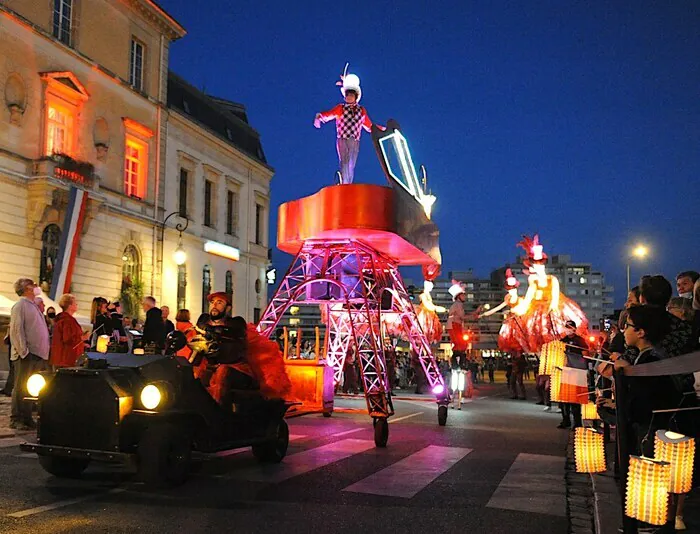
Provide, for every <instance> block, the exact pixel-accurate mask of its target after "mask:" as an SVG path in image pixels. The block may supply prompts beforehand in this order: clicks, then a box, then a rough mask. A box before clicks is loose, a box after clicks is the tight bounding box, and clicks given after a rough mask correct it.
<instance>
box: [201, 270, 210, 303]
mask: <svg viewBox="0 0 700 534" xmlns="http://www.w3.org/2000/svg"><path fill="white" fill-rule="evenodd" d="M209 293H211V268H210V267H209V266H208V265H205V266H204V269H202V313H208V312H209V301H208V300H207V297H208V296H209Z"/></svg>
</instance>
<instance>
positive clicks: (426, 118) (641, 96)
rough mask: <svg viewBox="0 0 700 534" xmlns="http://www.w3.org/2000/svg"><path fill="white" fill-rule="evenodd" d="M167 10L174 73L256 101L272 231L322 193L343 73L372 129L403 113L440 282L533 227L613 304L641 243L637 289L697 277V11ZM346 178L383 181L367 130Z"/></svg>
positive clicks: (491, 260)
mask: <svg viewBox="0 0 700 534" xmlns="http://www.w3.org/2000/svg"><path fill="white" fill-rule="evenodd" d="M160 3H161V5H162V6H163V7H164V8H165V9H166V10H167V11H168V12H169V13H171V14H172V15H173V16H174V17H175V18H176V19H177V20H178V21H179V22H180V23H181V24H183V25H184V27H185V28H186V29H187V31H188V35H187V36H186V37H185V38H184V39H182V40H180V41H178V42H176V43H175V44H174V45H173V47H172V48H171V55H170V66H171V69H173V70H174V71H175V72H177V73H178V74H180V75H182V76H184V77H185V78H187V79H188V80H189V81H190V82H191V83H193V84H194V85H196V86H197V87H199V88H200V89H204V90H205V91H206V92H207V93H209V94H212V95H215V96H220V97H223V98H228V99H230V100H234V101H237V102H242V103H244V104H245V105H246V106H247V108H248V113H249V118H250V121H251V123H252V125H253V126H254V127H255V128H256V129H257V130H258V131H259V132H260V134H261V136H262V141H263V147H264V149H265V152H266V155H267V158H268V161H269V163H270V165H272V166H273V167H274V168H275V171H276V174H275V177H274V179H273V182H272V199H273V205H274V208H273V209H274V212H273V218H272V222H271V224H272V225H273V228H276V210H277V206H279V204H280V203H281V202H285V201H287V200H291V199H293V198H298V197H299V196H302V195H307V194H311V193H313V192H315V191H316V190H318V189H319V188H320V187H322V186H324V185H327V184H330V183H331V182H332V181H333V173H334V171H335V170H336V168H337V158H336V154H335V146H334V142H335V127H334V125H333V124H332V123H329V124H326V125H325V126H324V127H323V128H322V129H321V130H316V129H315V128H314V127H313V125H312V122H313V117H314V114H315V113H316V112H317V111H320V110H325V109H329V108H331V107H332V106H333V105H335V104H336V103H338V102H339V101H340V93H339V91H338V88H337V87H335V82H336V81H337V80H338V75H339V74H340V73H341V71H342V68H343V66H344V64H345V62H346V61H349V62H350V71H351V72H354V73H356V74H358V75H359V76H360V79H361V82H362V90H363V97H362V104H363V105H365V106H366V108H367V110H368V112H369V115H370V117H371V118H372V119H373V120H374V121H375V122H379V123H380V124H384V123H385V122H386V120H387V119H388V118H395V119H396V120H398V121H399V123H400V124H401V127H402V129H403V132H404V134H405V135H406V137H407V138H408V140H409V144H410V146H411V150H412V153H413V157H414V160H415V161H416V164H419V163H424V164H425V165H426V166H427V168H428V178H429V180H428V181H429V185H430V187H431V189H432V191H433V193H434V194H435V195H436V196H437V197H438V200H437V203H436V205H435V207H434V220H435V221H436V222H437V224H438V225H439V227H440V230H441V247H442V253H443V261H444V267H443V271H445V272H446V271H449V270H457V269H459V270H462V269H466V268H469V267H472V268H473V269H474V270H475V271H476V273H477V274H479V275H482V276H484V277H486V276H488V274H489V273H490V271H491V270H492V269H494V268H497V267H500V266H502V265H503V264H504V263H506V262H508V261H512V260H513V259H514V257H515V255H516V254H517V253H518V250H517V249H516V247H515V244H516V242H517V241H518V240H519V238H520V235H521V234H522V233H529V232H539V233H540V237H541V241H542V242H543V244H544V245H545V252H547V253H548V254H550V255H551V254H557V253H561V254H571V255H572V257H573V258H574V260H578V261H588V262H592V263H593V264H594V267H595V268H597V269H600V270H602V271H603V273H604V274H605V275H606V277H607V280H608V283H612V284H614V285H615V287H616V293H615V296H616V305H618V306H619V305H620V304H621V303H622V300H623V298H624V296H623V295H624V287H625V285H626V281H625V264H626V258H627V256H628V250H629V249H631V246H632V245H633V244H634V243H636V242H637V241H642V242H645V243H646V244H648V245H649V246H650V248H651V257H650V258H649V259H647V260H646V261H645V262H644V265H641V264H639V263H638V264H635V265H634V266H633V269H632V273H633V279H636V278H638V277H639V276H640V275H641V274H644V273H645V272H659V273H662V274H664V275H665V276H667V277H668V278H675V274H676V273H677V272H679V271H681V270H686V269H695V270H698V269H700V244H699V241H700V239H699V237H698V235H699V234H700V210H698V209H697V205H698V189H700V182H699V180H698V176H700V99H699V98H698V90H699V89H700V65H699V58H700V52H699V51H700V31H699V28H700V2H697V1H695V0H692V1H687V2H684V1H680V0H676V1H668V2H653V3H652V2H643V1H640V0H634V1H628V2H623V1H616V2H567V1H565V0H552V1H549V2H545V1H522V2H499V1H493V2H462V1H454V2H418V1H412V0H404V1H401V2H398V1H395V2H384V1H372V2H347V1H346V2H335V3H334V2H327V1H324V2H320V1H319V2H309V1H304V2H298V3H296V2H277V1H274V2H270V1H267V2H266V1H259V0H258V1H249V0H236V1H228V0H198V1H196V2H193V1H192V0H161V2H160ZM610 4H614V5H610ZM355 181H356V182H371V183H385V178H384V176H383V174H382V172H381V169H380V167H379V163H378V161H377V158H376V155H375V152H374V149H373V147H372V143H371V139H370V138H369V136H368V135H367V134H363V142H362V146H361V151H360V159H359V162H358V168H357V172H356V177H355ZM274 233H275V232H274V231H273V232H272V234H273V239H274ZM290 260H291V257H290V256H287V255H285V254H283V253H280V252H279V251H276V252H275V255H274V261H275V266H276V267H277V268H278V272H279V271H280V270H281V271H282V272H284V271H285V270H286V268H287V266H288V263H289V261H290ZM674 286H675V282H674Z"/></svg>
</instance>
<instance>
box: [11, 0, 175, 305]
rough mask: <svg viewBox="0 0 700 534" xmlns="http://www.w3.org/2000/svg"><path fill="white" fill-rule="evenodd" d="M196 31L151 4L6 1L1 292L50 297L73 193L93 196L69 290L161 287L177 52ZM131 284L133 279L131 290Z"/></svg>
mask: <svg viewBox="0 0 700 534" xmlns="http://www.w3.org/2000/svg"><path fill="white" fill-rule="evenodd" d="M184 34H185V31H184V29H183V28H182V27H181V26H180V25H179V24H178V23H177V22H176V21H175V20H174V19H173V18H172V17H170V16H169V15H168V14H167V13H165V12H164V11H163V10H162V9H161V8H160V7H158V6H157V5H156V4H155V3H154V2H152V1H150V0H138V1H137V0H130V1H126V2H116V1H108V0H91V1H89V2H88V1H85V0H53V1H43V2H26V1H22V0H2V1H0V50H2V54H0V87H2V89H3V91H2V92H1V93H0V95H2V97H4V98H3V101H2V102H0V103H1V104H2V105H1V106H0V196H1V197H2V199H3V209H2V210H0V247H2V249H3V255H2V260H0V294H2V295H5V296H10V297H11V298H14V299H16V296H15V295H14V292H13V289H12V284H13V282H14V281H15V280H16V279H17V278H19V277H21V276H28V277H31V278H34V279H35V280H38V281H39V282H40V283H41V286H42V288H43V289H44V291H45V293H47V294H49V292H50V290H51V284H52V279H53V274H54V272H53V271H54V268H55V267H56V265H57V261H58V254H59V247H60V246H61V243H62V237H63V234H64V232H66V231H67V229H66V228H64V222H65V220H66V210H67V209H68V206H69V201H68V199H69V193H70V191H71V188H77V189H80V190H81V191H86V192H87V193H88V195H87V203H86V204H85V207H84V212H83V213H82V216H83V224H82V230H81V231H80V232H78V235H77V236H75V238H74V242H75V243H76V246H75V249H76V250H75V257H74V260H73V263H72V265H73V268H72V283H70V284H69V287H68V288H69V289H70V291H71V292H73V293H74V294H75V295H76V296H77V297H78V301H79V306H80V308H81V311H82V313H83V314H86V313H87V312H88V310H89V307H90V303H91V300H92V298H93V297H95V296H97V295H102V296H105V297H106V298H110V299H114V298H120V296H121V294H122V293H123V290H124V289H125V288H126V289H129V287H131V288H132V289H133V286H135V285H139V284H140V285H142V292H144V293H147V294H148V293H153V294H157V293H158V290H159V273H158V270H157V268H158V263H157V257H156V254H155V253H154V252H155V250H156V248H157V247H156V242H157V240H158V233H157V230H156V229H157V221H158V220H159V219H160V216H161V214H162V197H163V151H164V146H165V145H164V138H163V133H164V131H165V114H164V113H163V110H164V109H165V97H166V88H167V83H166V82H167V79H166V76H167V63H168V53H169V47H170V44H171V42H172V41H173V40H175V39H178V38H180V37H182V36H184ZM130 285H131V286H130Z"/></svg>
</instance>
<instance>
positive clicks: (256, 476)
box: [226, 439, 375, 482]
mask: <svg viewBox="0 0 700 534" xmlns="http://www.w3.org/2000/svg"><path fill="white" fill-rule="evenodd" d="M374 446H375V445H374V441H369V440H361V439H344V440H342V441H336V442H334V443H330V444H328V445H323V446H321V447H316V448H313V449H309V450H306V451H303V452H298V453H296V454H292V455H290V456H287V457H286V458H285V459H284V462H283V463H281V464H275V465H259V466H255V467H251V468H248V469H241V470H239V471H237V472H234V473H231V475H230V476H228V477H226V478H234V479H242V480H250V481H257V482H282V481H284V480H287V479H290V478H293V477H296V476H299V475H303V474H305V473H308V472H309V471H313V470H315V469H318V468H320V467H324V466H326V465H329V464H332V463H335V462H338V461H340V460H344V459H345V458H348V457H350V456H354V455H355V454H359V453H361V452H364V451H366V450H369V449H373V448H374Z"/></svg>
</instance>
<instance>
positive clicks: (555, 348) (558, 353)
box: [539, 341, 566, 375]
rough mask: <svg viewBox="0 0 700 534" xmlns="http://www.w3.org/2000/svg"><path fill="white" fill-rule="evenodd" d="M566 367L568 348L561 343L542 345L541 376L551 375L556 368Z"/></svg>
mask: <svg viewBox="0 0 700 534" xmlns="http://www.w3.org/2000/svg"><path fill="white" fill-rule="evenodd" d="M564 365H566V346H565V345H564V343H562V342H561V341H552V342H550V343H545V344H544V345H542V350H541V352H540V368H539V374H541V375H551V374H552V372H553V369H554V368H555V367H563V366H564Z"/></svg>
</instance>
